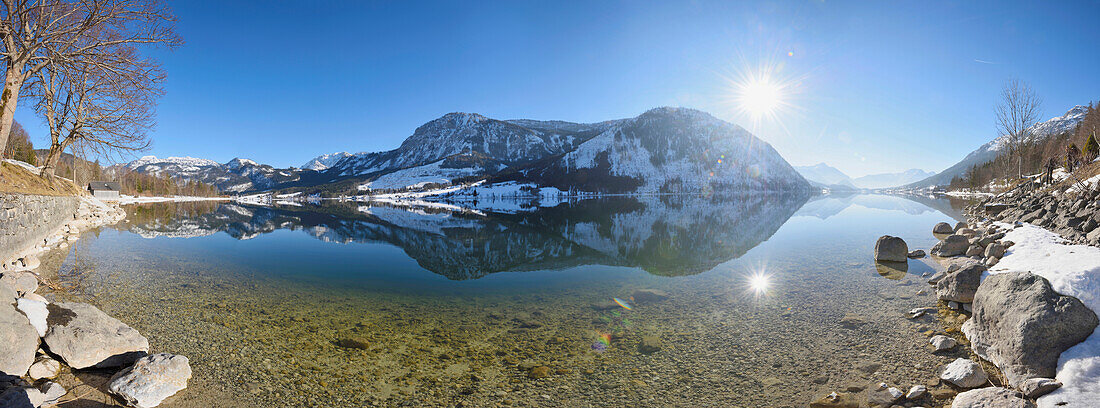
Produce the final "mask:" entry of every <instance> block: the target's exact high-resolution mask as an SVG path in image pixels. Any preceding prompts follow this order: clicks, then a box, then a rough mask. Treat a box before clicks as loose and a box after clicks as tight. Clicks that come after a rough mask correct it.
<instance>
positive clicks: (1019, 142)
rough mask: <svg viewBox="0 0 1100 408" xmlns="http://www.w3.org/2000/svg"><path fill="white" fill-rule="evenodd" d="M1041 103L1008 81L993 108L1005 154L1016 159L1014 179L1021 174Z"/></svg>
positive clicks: (1017, 82)
mask: <svg viewBox="0 0 1100 408" xmlns="http://www.w3.org/2000/svg"><path fill="white" fill-rule="evenodd" d="M1042 104H1043V102H1042V100H1041V99H1039V97H1038V96H1037V95H1035V91H1034V90H1032V89H1031V87H1030V86H1028V85H1027V84H1026V83H1023V82H1021V81H1020V80H1018V79H1009V80H1008V81H1007V82H1005V85H1004V88H1003V89H1001V103H1000V104H999V105H997V108H996V113H997V130H998V131H1000V132H1001V134H1003V135H1004V136H1005V141H1006V142H1007V145H1008V150H1009V154H1011V155H1012V156H1014V157H1016V160H1017V162H1016V163H1017V167H1016V173H1017V174H1016V175H1017V176H1021V175H1022V174H1023V166H1024V164H1023V161H1024V150H1025V148H1026V147H1027V143H1028V142H1030V141H1031V139H1032V136H1033V135H1032V134H1031V132H1032V128H1033V127H1034V126H1035V124H1036V123H1038V122H1039V110H1040V109H1041V107H1042Z"/></svg>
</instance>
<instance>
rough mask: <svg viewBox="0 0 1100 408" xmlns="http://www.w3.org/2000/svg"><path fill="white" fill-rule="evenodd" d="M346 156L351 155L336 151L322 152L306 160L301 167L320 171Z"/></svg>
mask: <svg viewBox="0 0 1100 408" xmlns="http://www.w3.org/2000/svg"><path fill="white" fill-rule="evenodd" d="M348 157H351V153H348V152H336V153H329V154H322V155H320V156H317V157H314V158H312V159H310V160H309V161H307V162H306V164H303V165H302V168H303V169H305V170H315V171H322V170H326V169H328V168H329V167H332V166H334V165H336V163H337V162H339V161H340V160H344V159H345V158H348Z"/></svg>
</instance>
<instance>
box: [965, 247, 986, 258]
mask: <svg viewBox="0 0 1100 408" xmlns="http://www.w3.org/2000/svg"><path fill="white" fill-rule="evenodd" d="M982 252H983V251H982V247H980V246H977V245H971V246H970V247H969V248H966V256H981V254H982Z"/></svg>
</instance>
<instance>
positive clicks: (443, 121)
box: [327, 112, 608, 177]
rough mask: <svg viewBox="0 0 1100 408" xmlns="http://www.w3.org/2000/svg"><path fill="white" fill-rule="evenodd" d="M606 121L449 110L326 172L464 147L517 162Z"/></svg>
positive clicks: (355, 172) (427, 158) (354, 172)
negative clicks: (391, 145)
mask: <svg viewBox="0 0 1100 408" xmlns="http://www.w3.org/2000/svg"><path fill="white" fill-rule="evenodd" d="M607 126H608V122H604V123H596V124H580V123H569V122H556V121H555V122H544V121H534V120H516V121H503V120H496V119H490V118H487V117H485V116H482V115H479V114H476V113H458V112H456V113H448V114H446V115H443V117H441V118H439V119H435V120H433V121H430V122H428V123H425V124H424V125H422V126H420V127H418V128H416V131H415V132H413V134H412V136H409V138H408V139H405V141H404V142H403V143H401V146H400V147H398V148H396V149H394V150H390V151H385V152H377V153H356V154H355V155H352V156H351V157H348V158H345V159H343V160H340V161H338V162H337V163H335V164H333V165H332V166H331V168H330V169H328V170H327V172H328V173H329V174H331V175H333V176H336V177H348V176H363V175H370V174H376V173H384V172H387V171H395V170H399V169H405V168H409V167H416V166H423V165H426V164H430V163H434V162H436V161H439V160H442V159H444V158H446V157H449V156H453V155H456V154H459V153H463V152H475V153H479V154H482V155H485V156H486V157H489V158H491V159H493V160H497V161H500V162H501V163H504V164H506V165H508V166H516V165H521V164H525V163H530V162H533V161H536V160H540V159H542V158H545V157H548V156H552V155H557V154H562V153H565V152H568V151H570V150H573V149H574V148H575V147H576V146H577V145H578V144H580V143H581V142H583V141H585V140H588V139H590V138H592V137H593V136H595V135H597V134H599V133H600V132H601V131H603V129H605V128H606V127H607Z"/></svg>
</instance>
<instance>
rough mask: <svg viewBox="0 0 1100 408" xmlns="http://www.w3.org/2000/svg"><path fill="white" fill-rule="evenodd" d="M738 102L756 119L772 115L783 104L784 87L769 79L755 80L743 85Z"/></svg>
mask: <svg viewBox="0 0 1100 408" xmlns="http://www.w3.org/2000/svg"><path fill="white" fill-rule="evenodd" d="M737 102H738V104H740V105H741V109H743V110H744V111H746V112H748V113H749V114H751V115H753V116H754V117H761V116H765V115H771V114H774V113H775V110H776V109H778V108H779V106H780V105H781V104H782V103H783V87H782V86H780V85H779V84H776V83H774V82H772V81H771V80H770V79H768V78H755V79H752V80H749V81H746V82H745V83H742V84H741V86H740V89H739V92H738V97H737Z"/></svg>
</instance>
